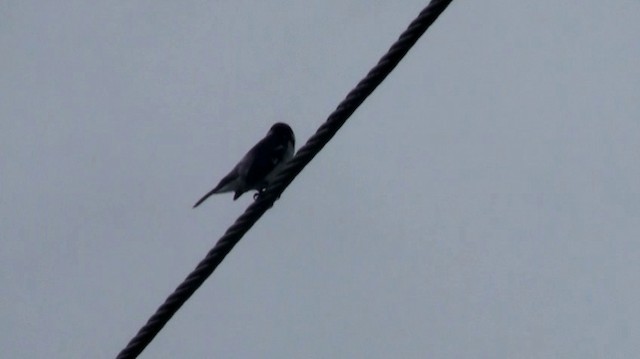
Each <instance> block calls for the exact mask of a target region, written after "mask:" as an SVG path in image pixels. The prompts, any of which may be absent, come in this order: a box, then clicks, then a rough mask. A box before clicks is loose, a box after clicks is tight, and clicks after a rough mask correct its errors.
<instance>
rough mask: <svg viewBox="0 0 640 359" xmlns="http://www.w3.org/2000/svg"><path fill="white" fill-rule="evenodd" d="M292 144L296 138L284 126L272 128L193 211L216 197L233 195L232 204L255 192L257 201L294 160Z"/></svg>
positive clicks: (288, 128) (275, 125)
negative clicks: (248, 192) (252, 191)
mask: <svg viewBox="0 0 640 359" xmlns="http://www.w3.org/2000/svg"><path fill="white" fill-rule="evenodd" d="M295 143H296V140H295V136H294V134H293V130H292V129H291V127H290V126H289V125H287V124H286V123H283V122H278V123H276V124H274V125H273V126H271V128H270V129H269V132H267V135H266V136H265V137H264V138H263V139H261V140H260V141H259V142H258V143H256V144H255V146H253V147H252V148H251V149H250V150H249V152H247V153H246V154H245V155H244V157H242V159H241V160H240V162H238V164H237V165H235V167H233V169H232V170H231V172H229V173H228V174H227V175H226V176H224V177H223V178H222V179H221V180H220V182H219V183H218V185H217V186H215V187H214V188H213V189H212V190H211V191H209V192H208V193H207V194H205V195H204V196H203V197H202V198H200V200H198V202H196V204H194V205H193V208H196V207H198V206H199V205H200V204H201V203H202V202H204V201H205V200H206V199H207V198H209V197H210V196H211V195H213V194H216V193H225V192H234V195H233V200H234V201H235V200H237V199H238V198H239V197H240V196H242V194H243V193H245V192H247V191H250V190H257V191H258V192H257V193H256V195H255V196H254V198H257V196H258V195H259V194H260V193H262V192H264V191H265V190H266V189H267V187H268V186H269V184H270V183H271V181H273V179H274V178H275V176H276V175H277V174H278V172H279V171H280V170H281V169H282V167H283V166H284V164H285V163H286V162H287V161H288V160H290V159H291V158H292V157H293V152H294V150H295Z"/></svg>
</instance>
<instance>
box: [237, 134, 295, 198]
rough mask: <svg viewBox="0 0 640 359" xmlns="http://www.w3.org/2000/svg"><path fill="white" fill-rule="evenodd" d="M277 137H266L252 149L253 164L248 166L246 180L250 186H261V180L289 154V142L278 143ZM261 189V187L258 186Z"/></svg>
mask: <svg viewBox="0 0 640 359" xmlns="http://www.w3.org/2000/svg"><path fill="white" fill-rule="evenodd" d="M278 142H279V141H277V140H276V139H273V138H265V139H263V140H262V141H260V142H258V144H256V146H255V147H254V149H255V151H252V152H253V154H254V156H252V158H251V159H250V160H251V165H250V166H248V168H247V173H246V181H247V186H248V187H250V188H255V187H260V186H262V185H263V184H262V183H261V182H263V181H264V179H265V178H266V177H267V175H269V173H271V172H272V171H273V170H274V169H275V168H276V167H277V166H278V164H280V163H281V162H282V160H283V159H284V158H285V156H286V154H287V145H288V144H287V143H286V142H285V143H278ZM258 189H259V188H258Z"/></svg>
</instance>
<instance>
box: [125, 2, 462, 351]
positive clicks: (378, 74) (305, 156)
mask: <svg viewBox="0 0 640 359" xmlns="http://www.w3.org/2000/svg"><path fill="white" fill-rule="evenodd" d="M451 1H452V0H432V1H431V2H430V3H429V4H428V5H427V7H426V8H424V9H423V10H422V11H421V12H420V14H419V15H418V17H417V18H416V19H415V20H413V22H411V24H410V25H409V27H408V28H407V30H405V31H404V32H403V33H402V35H400V38H399V39H398V40H397V41H396V42H395V43H394V44H393V45H392V46H391V48H390V49H389V51H388V52H387V53H386V54H385V55H384V56H383V57H382V58H381V59H380V61H378V64H377V65H376V66H375V67H374V68H373V69H371V71H369V73H368V74H367V76H365V78H364V79H362V80H361V81H360V82H359V83H358V85H357V86H356V87H355V88H354V89H353V90H351V92H349V94H348V95H347V97H346V98H345V99H344V100H343V101H342V102H341V103H340V104H339V105H338V107H337V108H336V110H335V111H333V113H331V115H330V116H329V118H328V119H327V121H325V122H324V123H323V124H322V125H321V126H320V128H319V129H318V130H317V131H316V133H315V134H314V135H313V136H311V138H309V140H308V141H307V143H306V144H305V145H304V146H302V147H301V148H300V149H299V150H298V152H297V153H296V155H295V156H294V157H293V158H292V159H291V160H290V161H289V162H288V163H287V165H286V166H285V167H284V169H283V170H282V172H280V174H279V175H278V176H277V177H276V178H275V180H274V182H273V184H272V185H271V186H270V187H269V188H268V189H267V190H266V191H265V192H264V193H262V194H261V195H260V196H259V197H258V198H257V200H256V201H255V202H253V203H252V204H251V205H250V206H249V207H248V208H247V209H246V210H245V212H244V213H243V214H242V215H241V216H240V217H238V219H237V220H236V221H235V223H234V224H233V225H232V226H231V227H229V229H227V231H226V232H225V234H224V235H223V236H222V237H221V238H220V239H219V240H218V242H217V243H216V245H215V246H214V247H213V249H211V250H210V251H209V253H207V256H206V257H205V258H204V259H203V260H202V261H201V262H200V263H199V264H198V266H197V267H196V269H195V270H194V271H193V272H191V273H190V274H189V275H188V276H187V278H186V279H185V280H184V281H183V282H182V283H181V284H180V285H179V286H178V288H176V290H175V291H174V292H173V293H172V294H171V295H169V297H168V298H167V299H166V300H165V302H164V303H163V304H162V305H161V306H160V307H159V308H158V310H157V311H156V312H155V313H154V314H153V315H152V316H151V318H149V320H148V321H147V323H146V324H145V325H144V326H143V327H142V328H141V329H140V331H138V333H137V334H136V336H135V337H134V338H133V339H131V341H130V342H129V344H128V345H127V346H126V348H124V349H123V350H122V351H121V352H120V354H118V356H117V358H118V359H125V358H136V357H137V356H138V355H140V353H141V352H142V351H143V350H144V348H146V347H147V345H149V343H151V341H152V340H153V338H154V337H155V336H156V335H157V334H158V333H159V332H160V330H161V329H162V328H163V327H164V326H165V324H167V322H169V319H171V317H173V315H174V314H175V313H176V312H177V311H178V309H180V307H181V306H182V305H183V304H184V303H185V302H186V301H187V300H188V299H189V298H190V297H191V295H192V294H193V293H194V292H195V291H196V290H197V289H198V288H200V286H201V285H202V283H204V281H205V280H206V279H207V278H208V277H209V276H210V275H211V273H213V271H214V270H215V269H216V268H217V267H218V265H219V264H220V263H221V262H222V260H223V259H224V258H225V257H226V256H227V254H229V252H231V250H232V249H233V247H234V246H235V245H236V244H237V243H238V242H239V241H240V239H241V238H242V236H244V234H245V233H247V231H248V230H249V229H250V228H251V227H252V226H253V225H254V224H255V223H256V222H257V221H258V219H260V217H262V215H263V214H264V213H265V212H266V211H267V210H268V209H269V208H271V207H272V206H273V203H274V202H275V201H276V200H277V199H278V198H279V197H280V194H282V192H283V191H284V190H285V189H286V188H287V187H288V186H289V184H290V183H291V182H292V181H293V179H294V178H295V177H296V176H297V175H298V174H299V173H300V172H301V171H302V169H303V168H304V167H305V166H306V165H307V164H308V163H309V162H310V161H311V160H312V159H313V158H314V157H315V156H316V155H317V154H318V153H319V152H320V150H322V148H323V147H324V146H325V145H326V144H327V143H328V142H329V140H331V138H333V136H334V135H335V134H336V133H337V132H338V130H339V129H340V127H342V125H343V124H344V123H345V122H346V121H347V119H348V118H349V117H350V116H351V114H353V112H355V110H356V109H357V108H358V107H359V106H360V105H361V104H362V103H363V102H364V100H365V99H366V98H367V97H368V96H369V95H370V94H371V93H372V92H373V91H374V90H375V89H376V87H378V85H380V84H381V83H382V81H383V80H384V79H385V78H386V77H387V76H388V75H389V74H390V73H391V71H393V69H394V68H395V67H396V66H397V65H398V63H399V62H400V60H402V58H403V57H404V56H405V55H406V54H407V52H409V50H410V49H411V47H412V46H413V45H414V44H415V43H416V42H417V41H418V39H419V38H420V36H422V34H423V33H424V32H425V31H427V29H428V28H429V27H430V26H431V24H433V22H434V21H435V20H436V19H437V18H438V16H440V14H441V13H442V12H443V11H444V10H445V9H446V8H447V6H448V5H449V4H450V3H451Z"/></svg>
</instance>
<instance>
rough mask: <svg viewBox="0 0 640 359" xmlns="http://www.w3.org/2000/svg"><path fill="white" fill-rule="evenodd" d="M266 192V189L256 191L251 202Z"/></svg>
mask: <svg viewBox="0 0 640 359" xmlns="http://www.w3.org/2000/svg"><path fill="white" fill-rule="evenodd" d="M266 190H267V187H262V188H260V189H259V190H258V192H256V193H254V194H253V200H254V201H256V200H258V198H260V196H261V195H262V194H263V193H264V191H266Z"/></svg>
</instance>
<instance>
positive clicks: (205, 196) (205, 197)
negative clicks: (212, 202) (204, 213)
mask: <svg viewBox="0 0 640 359" xmlns="http://www.w3.org/2000/svg"><path fill="white" fill-rule="evenodd" d="M218 190H219V188H218V187H216V188H214V189H212V190H211V191H209V193H207V194H205V195H204V196H203V197H202V198H200V200H199V201H198V202H196V204H194V205H193V208H196V207H198V206H199V205H200V204H201V203H202V202H204V201H205V200H206V199H207V198H209V197H211V195H212V194H216V193H218Z"/></svg>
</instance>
